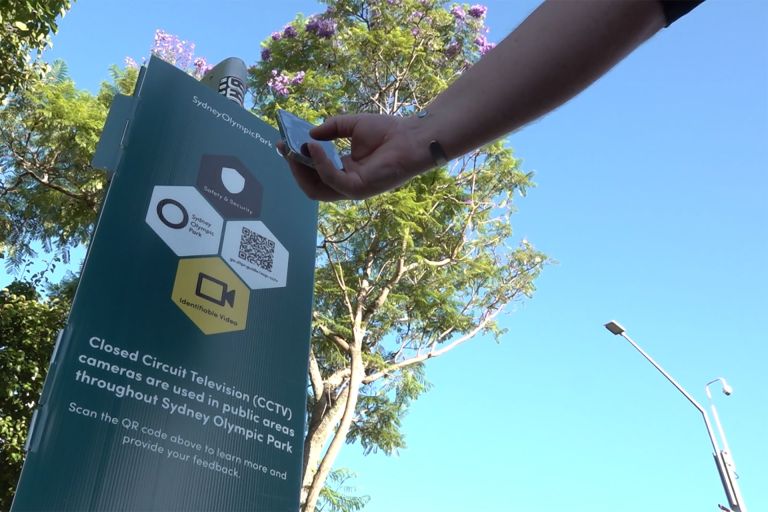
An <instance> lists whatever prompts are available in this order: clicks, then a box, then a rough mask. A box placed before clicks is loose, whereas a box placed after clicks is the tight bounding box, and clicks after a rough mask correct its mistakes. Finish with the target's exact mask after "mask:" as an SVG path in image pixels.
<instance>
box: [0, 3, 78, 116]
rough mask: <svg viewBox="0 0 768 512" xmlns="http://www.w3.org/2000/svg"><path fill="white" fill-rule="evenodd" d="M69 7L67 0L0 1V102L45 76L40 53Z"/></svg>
mask: <svg viewBox="0 0 768 512" xmlns="http://www.w3.org/2000/svg"><path fill="white" fill-rule="evenodd" d="M69 7H70V0H0V101H2V100H3V99H4V98H5V97H6V95H8V94H10V93H12V92H13V91H17V90H21V89H23V88H24V86H25V85H26V84H27V83H28V82H30V81H32V80H34V79H35V78H38V77H40V76H41V74H42V73H44V72H45V69H46V66H45V64H43V63H42V62H41V61H40V60H39V57H40V53H41V52H42V51H43V49H45V48H46V47H47V46H48V45H49V44H50V34H51V33H55V32H56V29H57V24H56V18H57V17H58V16H59V15H61V16H64V14H65V13H66V12H67V11H68V10H69ZM33 53H34V54H36V55H34V56H33V55H32V54H33Z"/></svg>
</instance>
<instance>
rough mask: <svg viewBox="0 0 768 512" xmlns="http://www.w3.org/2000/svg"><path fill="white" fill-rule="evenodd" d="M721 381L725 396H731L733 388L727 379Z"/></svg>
mask: <svg viewBox="0 0 768 512" xmlns="http://www.w3.org/2000/svg"><path fill="white" fill-rule="evenodd" d="M721 382H722V383H723V393H724V394H725V396H731V393H733V388H732V387H731V386H730V384H728V383H727V382H726V381H725V379H722V380H721Z"/></svg>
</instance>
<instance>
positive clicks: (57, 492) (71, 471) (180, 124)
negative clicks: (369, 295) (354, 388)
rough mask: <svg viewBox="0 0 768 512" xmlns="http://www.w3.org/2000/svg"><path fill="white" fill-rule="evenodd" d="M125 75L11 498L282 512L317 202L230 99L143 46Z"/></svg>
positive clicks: (55, 505)
mask: <svg viewBox="0 0 768 512" xmlns="http://www.w3.org/2000/svg"><path fill="white" fill-rule="evenodd" d="M137 91H138V92H137V94H135V95H134V97H132V98H127V97H118V98H116V100H115V103H114V105H113V109H112V110H111V112H110V117H109V119H108V122H107V126H106V127H105V131H104V135H103V138H102V141H101V142H100V146H99V149H98V151H97V157H96V159H95V162H96V163H104V164H106V165H108V166H110V167H111V168H112V169H111V170H112V171H113V172H114V174H113V178H112V183H111V185H110V188H109V192H108V195H107V198H106V201H105V204H104V208H103V211H102V214H101V217H100V219H99V223H98V227H97V229H96V232H95V235H94V238H93V242H92V244H91V247H90V249H89V253H88V257H87V260H86V265H85V268H84V271H83V274H82V279H81V282H80V287H79V288H78V291H77V295H76V297H75V301H74V305H73V309H72V312H71V314H70V318H69V322H68V325H67V327H66V328H65V329H64V330H63V331H62V335H61V337H60V340H59V342H58V343H57V349H56V351H55V353H54V357H53V359H52V362H51V368H50V371H49V376H48V380H47V381H46V385H45V389H44V391H43V395H42V397H41V401H40V406H39V409H38V412H37V414H36V419H35V420H34V425H33V429H32V430H31V432H30V436H29V440H28V455H27V460H26V462H25V465H24V469H23V472H22V477H21V480H20V483H19V487H18V489H17V494H16V498H15V501H14V503H13V510H14V511H26V510H158V511H160V510H163V511H165V510H264V511H281V510H285V511H295V510H297V509H298V500H299V489H300V483H301V468H302V442H303V433H304V427H305V426H304V421H305V393H306V371H307V357H308V351H309V334H310V320H311V306H312V285H313V270H314V257H315V233H316V222H317V205H316V203H314V202H312V201H310V200H308V199H306V197H305V196H304V195H303V194H302V193H301V191H300V190H299V189H298V188H297V187H296V185H295V184H294V182H293V179H292V177H291V174H290V172H289V170H288V169H287V166H286V164H285V162H284V161H283V159H282V158H281V157H280V156H279V155H278V154H277V152H276V149H275V144H276V142H277V141H278V138H279V135H278V133H277V131H276V130H274V129H273V128H271V127H269V126H268V125H266V124H265V123H263V122H261V121H260V120H258V119H257V118H256V117H254V116H253V115H251V114H250V113H248V112H247V111H245V110H243V109H242V108H240V107H239V106H238V105H236V104H235V103H234V102H232V101H229V100H227V99H226V98H225V97H223V96H219V95H217V94H216V93H215V92H214V91H212V90H209V89H208V88H206V87H205V86H203V85H202V84H200V83H198V82H196V81H195V80H194V79H192V78H191V77H189V76H187V75H186V74H185V73H183V72H181V71H179V70H177V69H175V68H174V67H173V66H171V65H169V64H166V63H164V62H162V61H160V60H157V59H154V58H153V59H152V60H151V61H150V63H149V66H148V67H147V68H146V70H145V71H144V73H143V75H142V77H141V78H140V80H139V84H138V85H137Z"/></svg>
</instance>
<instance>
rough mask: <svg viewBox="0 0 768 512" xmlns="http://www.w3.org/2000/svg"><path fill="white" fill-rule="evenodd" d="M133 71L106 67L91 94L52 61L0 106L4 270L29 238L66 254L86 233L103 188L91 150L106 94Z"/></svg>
mask: <svg viewBox="0 0 768 512" xmlns="http://www.w3.org/2000/svg"><path fill="white" fill-rule="evenodd" d="M137 75H138V70H136V69H131V68H128V69H125V70H120V69H118V68H113V69H112V82H111V83H104V84H102V86H101V89H100V91H99V94H98V95H96V96H94V95H92V94H90V93H89V92H86V91H82V90H78V89H77V88H76V87H75V84H74V82H73V81H72V80H70V79H69V77H68V75H67V67H66V64H64V63H63V62H61V61H57V62H55V63H54V64H53V65H52V67H51V70H50V71H49V72H48V73H47V74H46V75H45V76H44V77H43V79H42V80H38V81H35V82H34V83H32V84H30V85H29V86H28V87H27V88H26V89H25V90H24V91H23V92H22V93H20V94H15V95H13V96H11V97H10V98H9V101H8V102H7V104H6V105H5V106H4V107H2V108H0V257H3V258H5V259H6V266H7V267H8V268H9V270H15V269H18V268H19V267H20V266H21V265H22V264H23V263H25V262H27V261H29V260H31V259H33V258H35V257H36V256H37V254H36V253H35V251H34V250H33V249H32V244H33V243H34V242H38V243H40V244H41V245H42V247H43V248H44V249H45V250H46V251H48V252H50V251H53V252H54V253H55V254H56V255H57V257H58V258H59V259H63V260H64V262H66V261H67V258H68V251H69V249H70V248H72V247H75V246H77V245H79V244H83V243H85V242H86V241H87V240H88V237H89V236H90V232H91V228H92V226H93V223H94V222H95V220H96V215H97V213H98V210H99V206H100V202H101V198H102V196H103V193H104V190H105V188H106V175H105V174H104V173H103V172H102V171H100V170H97V169H94V168H92V167H91V164H90V162H91V158H92V156H93V152H94V151H95V149H96V143H97V142H98V140H99V136H100V135H101V130H102V128H103V126H104V121H105V119H106V115H107V111H108V109H109V105H110V104H111V102H112V98H113V97H114V95H115V94H117V93H123V94H130V93H131V91H132V90H133V85H134V84H135V82H136V77H137Z"/></svg>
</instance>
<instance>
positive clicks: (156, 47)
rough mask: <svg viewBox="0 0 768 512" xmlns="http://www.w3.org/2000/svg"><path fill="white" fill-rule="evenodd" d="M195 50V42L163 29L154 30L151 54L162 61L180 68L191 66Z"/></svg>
mask: <svg viewBox="0 0 768 512" xmlns="http://www.w3.org/2000/svg"><path fill="white" fill-rule="evenodd" d="M194 52H195V44H194V43H190V42H188V41H184V40H182V39H180V38H179V37H178V36H175V35H173V34H169V33H168V32H166V31H165V30H162V29H158V30H156V31H155V39H154V43H153V45H152V55H155V56H157V57H159V58H161V59H163V60H164V61H166V62H168V63H170V64H174V65H175V66H176V67H178V68H181V69H188V68H189V67H191V66H192V55H193V54H194Z"/></svg>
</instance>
